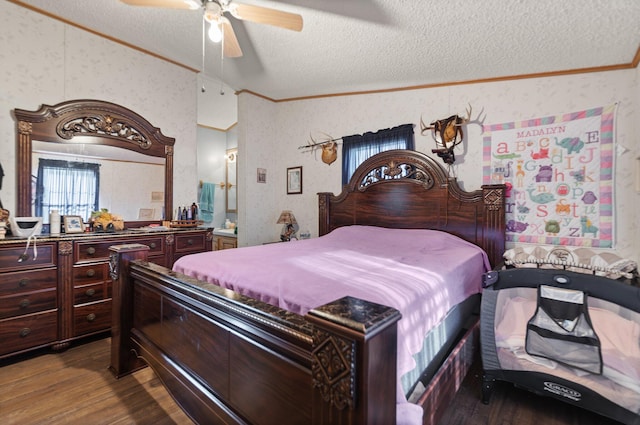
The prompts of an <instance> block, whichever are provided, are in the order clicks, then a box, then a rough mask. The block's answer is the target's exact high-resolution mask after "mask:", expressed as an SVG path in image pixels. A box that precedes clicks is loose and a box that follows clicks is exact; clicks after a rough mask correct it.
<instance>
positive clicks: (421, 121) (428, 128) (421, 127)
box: [420, 115, 434, 136]
mask: <svg viewBox="0 0 640 425" xmlns="http://www.w3.org/2000/svg"><path fill="white" fill-rule="evenodd" d="M433 124H434V123H431V124H430V125H429V126H428V127H427V125H426V124H425V123H424V121H423V120H422V115H420V134H422V135H423V136H424V132H425V131H427V130H433V128H434V126H433Z"/></svg>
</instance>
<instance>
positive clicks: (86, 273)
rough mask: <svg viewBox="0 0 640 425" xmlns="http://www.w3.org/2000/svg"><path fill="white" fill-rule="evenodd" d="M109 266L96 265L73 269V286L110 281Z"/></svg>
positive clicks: (106, 264)
mask: <svg viewBox="0 0 640 425" xmlns="http://www.w3.org/2000/svg"><path fill="white" fill-rule="evenodd" d="M109 279H111V277H110V276H109V264H108V263H95V264H86V265H82V266H74V267H73V286H74V287H75V286H82V285H88V284H91V283H98V282H103V281H105V280H109Z"/></svg>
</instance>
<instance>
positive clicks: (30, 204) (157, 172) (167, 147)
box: [14, 100, 175, 222]
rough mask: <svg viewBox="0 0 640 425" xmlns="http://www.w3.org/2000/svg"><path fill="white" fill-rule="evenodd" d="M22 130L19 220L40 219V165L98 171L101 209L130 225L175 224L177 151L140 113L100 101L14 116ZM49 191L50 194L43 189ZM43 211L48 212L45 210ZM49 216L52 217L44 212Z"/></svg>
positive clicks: (75, 102)
mask: <svg viewBox="0 0 640 425" xmlns="http://www.w3.org/2000/svg"><path fill="white" fill-rule="evenodd" d="M14 117H15V119H16V125H17V132H16V134H17V147H18V148H17V152H16V154H17V160H16V162H17V164H16V165H17V184H18V193H17V195H18V196H17V211H16V213H15V214H14V215H16V216H33V215H35V212H36V211H35V199H34V197H35V193H36V189H35V188H36V180H37V175H38V164H39V162H40V160H48V161H64V163H75V164H83V165H84V164H91V165H92V166H95V167H96V168H97V169H99V173H100V178H99V193H98V197H99V208H107V209H108V210H109V211H110V212H112V213H115V214H118V215H121V216H122V217H123V219H124V220H125V221H127V222H130V221H138V220H140V221H158V220H161V219H165V220H170V219H171V218H172V217H171V215H172V211H173V145H174V143H175V139H173V138H170V137H166V136H164V135H163V134H162V132H161V130H160V129H159V128H157V127H154V126H153V125H151V123H149V122H148V121H147V120H146V119H144V118H143V117H141V116H140V115H138V114H137V113H135V112H133V111H131V110H129V109H127V108H124V107H122V106H120V105H116V104H113V103H109V102H103V101H99V100H72V101H68V102H63V103H60V104H57V105H53V106H49V105H42V107H41V108H40V109H39V110H37V111H27V110H22V109H15V110H14ZM41 190H46V189H41ZM43 209H44V208H43ZM42 215H43V216H48V211H42Z"/></svg>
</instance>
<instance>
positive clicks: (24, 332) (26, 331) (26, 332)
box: [20, 328, 31, 338]
mask: <svg viewBox="0 0 640 425" xmlns="http://www.w3.org/2000/svg"><path fill="white" fill-rule="evenodd" d="M30 333H31V329H29V328H22V329H20V337H21V338H24V337H26V336H27V335H29V334H30Z"/></svg>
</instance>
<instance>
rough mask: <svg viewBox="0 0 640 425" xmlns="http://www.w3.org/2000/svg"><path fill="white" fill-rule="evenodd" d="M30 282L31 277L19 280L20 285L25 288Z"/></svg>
mask: <svg viewBox="0 0 640 425" xmlns="http://www.w3.org/2000/svg"><path fill="white" fill-rule="evenodd" d="M28 283H29V279H20V280H19V281H18V286H19V287H21V288H24V287H25V286H27V284H28Z"/></svg>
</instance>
